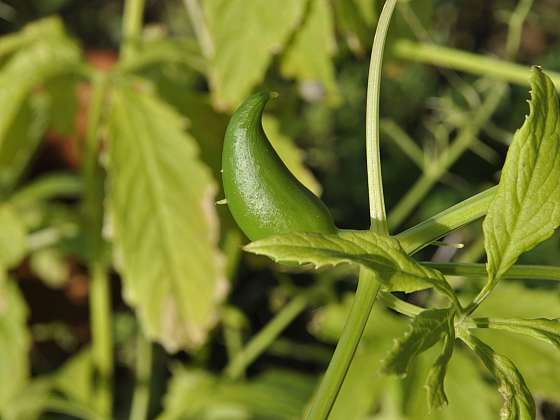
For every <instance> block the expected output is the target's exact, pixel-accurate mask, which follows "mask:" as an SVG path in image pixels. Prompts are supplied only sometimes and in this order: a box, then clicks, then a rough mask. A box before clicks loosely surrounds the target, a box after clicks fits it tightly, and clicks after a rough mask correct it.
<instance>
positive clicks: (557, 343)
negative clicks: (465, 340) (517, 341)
mask: <svg viewBox="0 0 560 420" xmlns="http://www.w3.org/2000/svg"><path fill="white" fill-rule="evenodd" d="M474 321H475V323H476V326H477V328H491V329H495V330H503V331H509V332H512V333H516V334H523V335H526V336H529V337H533V338H536V339H537V340H541V341H544V342H546V343H549V344H551V345H553V346H554V347H556V348H557V349H558V350H560V320H559V319H546V318H537V319H516V318H476V319H475V320H474Z"/></svg>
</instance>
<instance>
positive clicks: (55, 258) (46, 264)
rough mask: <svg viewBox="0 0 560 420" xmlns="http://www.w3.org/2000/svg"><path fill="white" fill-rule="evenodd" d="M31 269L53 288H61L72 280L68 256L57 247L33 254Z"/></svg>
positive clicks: (30, 261) (40, 250) (30, 260)
mask: <svg viewBox="0 0 560 420" xmlns="http://www.w3.org/2000/svg"><path fill="white" fill-rule="evenodd" d="M29 268H30V269H31V271H32V272H33V274H35V275H36V276H37V277H39V278H40V279H41V280H42V281H43V282H44V283H45V284H46V285H47V286H49V287H52V288H61V287H63V286H65V285H66V284H67V283H68V280H69V279H70V270H71V268H70V263H69V261H68V260H67V255H65V253H64V252H62V250H61V249H60V248H59V247H56V246H52V247H48V248H43V249H39V250H37V251H35V252H34V253H33V254H31V258H30V259H29Z"/></svg>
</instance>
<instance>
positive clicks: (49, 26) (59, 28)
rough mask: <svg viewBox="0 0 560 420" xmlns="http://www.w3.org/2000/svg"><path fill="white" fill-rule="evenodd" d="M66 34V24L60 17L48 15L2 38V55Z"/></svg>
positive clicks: (0, 48)
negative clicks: (64, 24)
mask: <svg viewBox="0 0 560 420" xmlns="http://www.w3.org/2000/svg"><path fill="white" fill-rule="evenodd" d="M63 34H64V26H63V24H62V21H61V20H60V19H59V18H58V17H48V18H44V19H38V20H35V21H33V22H31V23H29V24H27V25H26V26H25V27H24V28H23V30H21V31H19V32H16V33H14V34H10V35H4V36H3V37H1V38H0V57H3V56H4V55H7V54H10V53H12V52H14V51H16V50H18V49H20V48H23V47H25V46H26V45H29V44H31V43H33V42H35V41H41V40H45V39H47V38H55V37H59V36H62V35H63Z"/></svg>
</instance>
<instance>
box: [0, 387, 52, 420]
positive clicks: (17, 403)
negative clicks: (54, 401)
mask: <svg viewBox="0 0 560 420" xmlns="http://www.w3.org/2000/svg"><path fill="white" fill-rule="evenodd" d="M51 388H52V381H51V379H50V377H45V376H41V377H39V378H37V379H34V380H33V381H32V382H30V383H28V384H27V385H26V386H25V387H24V388H22V389H21V390H20V391H19V392H18V394H17V395H16V396H15V398H12V399H11V400H10V402H9V404H8V405H7V406H6V407H4V408H2V409H1V410H0V412H1V413H0V414H1V416H2V420H35V419H37V418H40V417H39V416H40V415H41V413H42V412H43V411H44V410H45V408H46V405H47V402H48V399H49V394H50V392H51Z"/></svg>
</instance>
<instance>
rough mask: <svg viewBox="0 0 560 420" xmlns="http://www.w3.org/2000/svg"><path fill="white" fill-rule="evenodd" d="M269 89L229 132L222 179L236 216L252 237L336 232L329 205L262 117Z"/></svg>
mask: <svg viewBox="0 0 560 420" xmlns="http://www.w3.org/2000/svg"><path fill="white" fill-rule="evenodd" d="M269 98H270V95H269V94H268V93H264V92H260V93H256V94H254V95H252V96H250V97H249V98H247V99H246V100H245V102H243V103H242V104H241V106H240V107H239V108H238V109H237V110H236V111H235V113H234V114H233V116H232V117H231V120H230V122H229V125H228V127H227V130H226V135H225V140H224V150H223V155H222V179H223V183H224V191H225V196H226V200H227V204H228V206H229V209H230V211H231V213H232V215H233V218H234V219H235V221H236V222H237V224H238V225H239V227H240V228H241V230H243V232H244V233H245V234H246V235H247V236H248V237H249V239H251V240H253V241H254V240H257V239H261V238H264V237H267V236H271V235H279V234H283V233H289V232H321V233H334V232H336V227H335V225H334V223H333V221H332V217H331V215H330V213H329V210H328V209H327V207H326V206H325V204H324V203H323V202H322V201H321V200H320V199H319V198H317V197H316V196H315V195H314V194H313V193H312V192H311V191H309V190H308V189H307V188H306V187H305V186H304V185H303V184H302V183H301V182H299V181H298V180H297V179H296V177H295V176H294V175H293V174H292V173H291V172H290V170H289V169H288V168H287V167H286V165H285V164H284V162H282V159H280V157H279V156H278V154H277V153H276V151H275V150H274V148H273V147H272V145H271V144H270V142H269V141H268V138H267V137H266V134H265V133H264V130H263V127H262V123H261V118H262V113H263V110H264V107H265V105H266V103H267V102H268V99H269Z"/></svg>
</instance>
